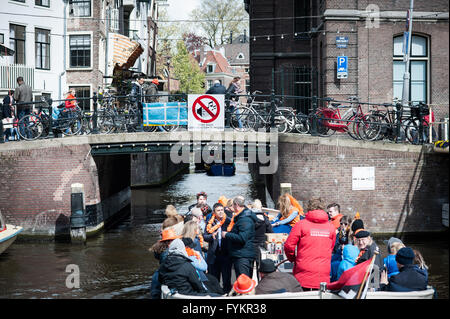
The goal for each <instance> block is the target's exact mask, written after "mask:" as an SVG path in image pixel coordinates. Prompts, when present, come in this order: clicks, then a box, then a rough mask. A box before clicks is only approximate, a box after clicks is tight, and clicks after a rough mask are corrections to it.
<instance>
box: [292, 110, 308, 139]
mask: <svg viewBox="0 0 450 319" xmlns="http://www.w3.org/2000/svg"><path fill="white" fill-rule="evenodd" d="M294 129H295V131H296V132H298V133H300V134H307V133H308V132H309V121H308V117H307V116H306V115H304V114H297V116H296V117H295V123H294Z"/></svg>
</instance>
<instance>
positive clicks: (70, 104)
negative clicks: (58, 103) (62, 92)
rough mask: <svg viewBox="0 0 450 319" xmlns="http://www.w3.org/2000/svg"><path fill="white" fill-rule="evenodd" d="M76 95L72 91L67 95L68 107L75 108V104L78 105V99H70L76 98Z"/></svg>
mask: <svg viewBox="0 0 450 319" xmlns="http://www.w3.org/2000/svg"><path fill="white" fill-rule="evenodd" d="M74 98H75V96H73V95H72V93H69V94H68V95H67V97H66V108H68V109H71V108H74V107H75V106H77V101H76V100H70V99H74Z"/></svg>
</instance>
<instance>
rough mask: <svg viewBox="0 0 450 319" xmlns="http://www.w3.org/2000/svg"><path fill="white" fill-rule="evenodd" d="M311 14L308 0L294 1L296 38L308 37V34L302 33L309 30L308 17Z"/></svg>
mask: <svg viewBox="0 0 450 319" xmlns="http://www.w3.org/2000/svg"><path fill="white" fill-rule="evenodd" d="M310 15H311V13H310V6H309V1H308V0H296V1H294V36H295V37H296V38H308V34H306V33H302V32H307V31H309V21H310V18H308V17H309V16H310Z"/></svg>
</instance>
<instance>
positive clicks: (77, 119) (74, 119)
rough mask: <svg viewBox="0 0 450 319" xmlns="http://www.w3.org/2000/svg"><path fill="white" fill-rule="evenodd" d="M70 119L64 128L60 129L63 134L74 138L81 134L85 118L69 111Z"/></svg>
mask: <svg viewBox="0 0 450 319" xmlns="http://www.w3.org/2000/svg"><path fill="white" fill-rule="evenodd" d="M69 112H70V113H69V114H68V118H67V119H66V122H65V123H64V126H63V127H60V130H61V132H62V133H63V134H64V135H68V136H72V135H77V134H78V133H80V131H81V128H82V126H83V118H82V117H81V115H80V113H78V112H76V111H74V112H72V111H69Z"/></svg>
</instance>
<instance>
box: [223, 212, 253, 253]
mask: <svg viewBox="0 0 450 319" xmlns="http://www.w3.org/2000/svg"><path fill="white" fill-rule="evenodd" d="M257 220H258V218H257V217H256V215H255V214H254V213H253V212H252V211H251V210H250V209H248V208H247V207H245V208H244V210H243V211H242V212H241V213H240V214H239V215H237V216H236V217H235V219H234V226H233V228H232V229H231V231H230V232H228V233H227V234H226V236H225V238H226V239H227V240H228V241H229V244H230V251H229V253H230V257H231V258H250V259H254V258H255V257H256V250H255V244H254V241H255V223H256V222H257Z"/></svg>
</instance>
